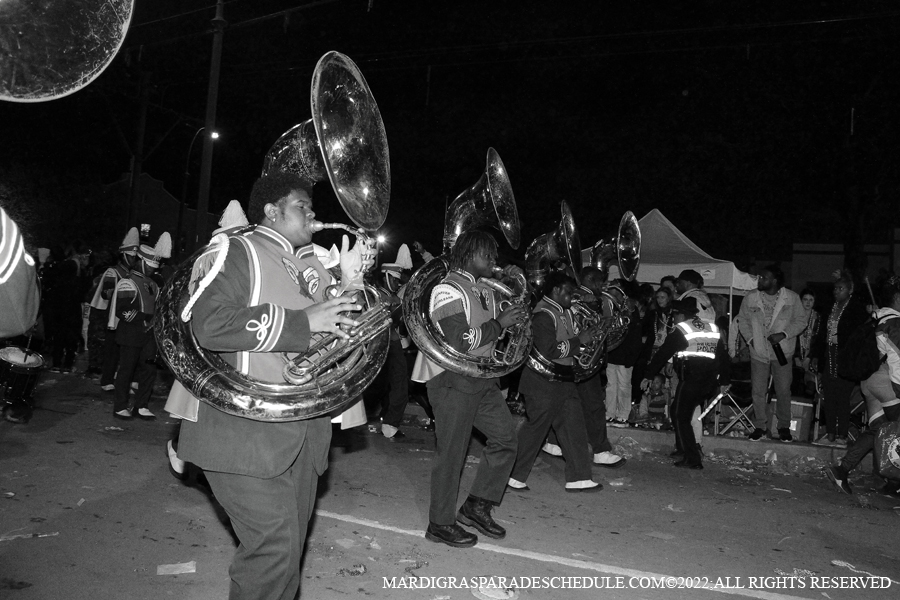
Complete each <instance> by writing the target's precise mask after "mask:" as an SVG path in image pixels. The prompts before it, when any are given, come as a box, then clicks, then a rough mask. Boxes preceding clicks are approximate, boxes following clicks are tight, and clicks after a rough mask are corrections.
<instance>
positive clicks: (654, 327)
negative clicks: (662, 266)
mask: <svg viewBox="0 0 900 600" xmlns="http://www.w3.org/2000/svg"><path fill="white" fill-rule="evenodd" d="M673 300H674V297H673V292H672V290H670V289H669V288H668V287H662V286H660V288H659V289H658V290H656V294H655V295H654V304H655V305H656V308H655V309H654V310H652V311H650V312H649V313H647V315H646V316H645V317H644V319H643V323H642V325H641V328H642V336H643V339H644V345H643V347H642V348H641V356H640V358H639V359H638V363H637V365H635V371H636V372H637V376H638V377H640V380H641V381H643V379H644V373H645V371H646V370H647V365H648V364H649V363H650V361H651V360H652V359H653V356H654V355H655V354H656V353H657V352H658V351H659V349H660V348H661V347H662V345H663V343H664V342H665V341H666V337H667V336H668V335H669V334H671V333H672V331H673V330H674V329H675V317H674V315H673V314H672V301H673ZM660 375H661V376H662V377H663V378H664V380H665V381H664V387H665V388H667V389H669V390H672V389H675V387H676V386H677V385H678V382H677V381H675V382H673V383H672V384H671V385H670V383H669V381H670V380H671V378H672V377H674V376H675V369H674V367H673V366H672V363H671V361H670V362H667V363H666V365H665V366H664V367H663V369H662V372H661V373H660ZM638 389H639V390H640V386H638ZM643 399H644V396H643V395H642V397H641V401H642V402H643ZM666 410H668V405H667V406H666Z"/></svg>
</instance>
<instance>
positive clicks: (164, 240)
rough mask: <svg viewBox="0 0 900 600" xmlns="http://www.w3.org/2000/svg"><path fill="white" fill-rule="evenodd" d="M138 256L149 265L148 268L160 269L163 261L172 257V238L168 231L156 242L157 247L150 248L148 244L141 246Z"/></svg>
mask: <svg viewBox="0 0 900 600" xmlns="http://www.w3.org/2000/svg"><path fill="white" fill-rule="evenodd" d="M137 255H138V256H139V257H140V258H141V260H143V261H144V262H145V263H147V266H148V267H153V268H154V269H158V268H159V265H160V262H162V260H163V259H165V258H169V257H171V256H172V236H170V235H169V232H168V231H164V232H162V234H161V235H160V236H159V239H158V240H156V246H153V247H150V246H148V245H147V244H141V245H140V246H139V247H138V249H137Z"/></svg>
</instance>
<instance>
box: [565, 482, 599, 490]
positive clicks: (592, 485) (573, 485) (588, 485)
mask: <svg viewBox="0 0 900 600" xmlns="http://www.w3.org/2000/svg"><path fill="white" fill-rule="evenodd" d="M602 489H603V486H602V485H600V484H599V483H597V482H596V481H592V480H590V479H582V480H581V481H569V482H568V483H566V491H567V492H599V491H600V490H602Z"/></svg>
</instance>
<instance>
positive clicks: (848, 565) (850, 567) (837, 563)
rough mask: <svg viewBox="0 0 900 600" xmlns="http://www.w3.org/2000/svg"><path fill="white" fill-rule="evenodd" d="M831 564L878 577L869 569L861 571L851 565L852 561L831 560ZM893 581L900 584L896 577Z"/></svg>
mask: <svg viewBox="0 0 900 600" xmlns="http://www.w3.org/2000/svg"><path fill="white" fill-rule="evenodd" d="M831 564H833V565H834V566H836V567H847V568H848V569H850V570H851V571H853V572H854V573H865V574H866V575H868V576H869V577H876V575H873V574H872V573H869V572H868V571H861V570H859V569H857V568H856V567H854V566H853V565H851V564H850V563H848V562H845V561H843V560H833V561H831ZM891 581H892V582H894V583H896V584H900V581H897V580H896V579H891Z"/></svg>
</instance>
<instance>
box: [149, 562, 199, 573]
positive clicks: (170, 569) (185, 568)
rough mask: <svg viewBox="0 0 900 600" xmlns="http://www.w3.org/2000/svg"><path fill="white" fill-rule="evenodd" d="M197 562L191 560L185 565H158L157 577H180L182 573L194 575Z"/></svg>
mask: <svg viewBox="0 0 900 600" xmlns="http://www.w3.org/2000/svg"><path fill="white" fill-rule="evenodd" d="M196 572H197V561H195V560H192V561H191V562H186V563H177V564H174V565H158V566H157V567H156V574H157V575H181V574H182V573H196Z"/></svg>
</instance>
